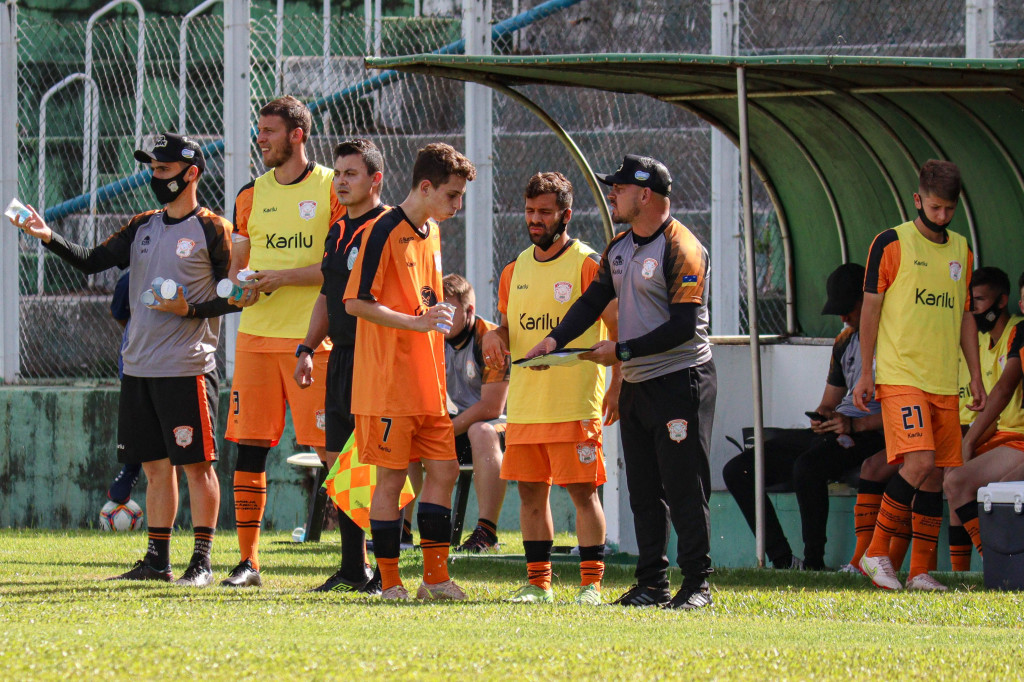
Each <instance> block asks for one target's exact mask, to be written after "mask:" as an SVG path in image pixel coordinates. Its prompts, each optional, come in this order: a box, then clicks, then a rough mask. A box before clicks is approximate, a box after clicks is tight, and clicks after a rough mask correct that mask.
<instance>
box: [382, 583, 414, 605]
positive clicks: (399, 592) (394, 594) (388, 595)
mask: <svg viewBox="0 0 1024 682" xmlns="http://www.w3.org/2000/svg"><path fill="white" fill-rule="evenodd" d="M380 598H381V599H384V600H385V601H405V600H406V599H408V598H409V592H408V590H406V589H405V586H404V585H392V586H391V587H389V588H388V589H386V590H384V591H383V592H381V593H380Z"/></svg>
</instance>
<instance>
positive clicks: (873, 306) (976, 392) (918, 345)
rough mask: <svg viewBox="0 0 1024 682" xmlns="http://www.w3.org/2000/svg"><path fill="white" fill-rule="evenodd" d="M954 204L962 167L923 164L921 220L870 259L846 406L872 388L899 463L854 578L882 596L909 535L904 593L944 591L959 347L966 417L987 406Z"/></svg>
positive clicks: (884, 237)
mask: <svg viewBox="0 0 1024 682" xmlns="http://www.w3.org/2000/svg"><path fill="white" fill-rule="evenodd" d="M959 197H960V169H959V168H957V167H956V165H955V164H953V163H950V162H949V161H935V160H931V161H928V162H926V163H925V164H924V165H923V166H922V167H921V172H920V176H919V179H918V191H917V193H915V194H914V205H915V206H916V207H917V215H918V217H917V218H916V219H915V220H914V221H912V222H907V223H903V224H902V225H899V226H897V227H895V228H892V229H889V230H886V231H885V232H882V233H881V234H879V235H878V236H877V237H875V240H874V242H873V243H872V244H871V251H870V253H869V255H868V265H867V274H866V276H865V280H864V306H863V309H862V313H861V356H862V362H863V365H862V368H861V377H860V380H858V382H857V385H856V386H855V387H854V390H853V399H854V404H855V405H856V406H857V407H858V408H860V409H865V405H866V403H867V402H868V401H869V400H871V398H872V397H873V396H874V395H875V384H876V382H877V384H878V391H877V393H878V398H879V400H880V401H881V403H882V424H883V426H884V430H885V444H886V453H887V456H888V460H889V463H890V464H896V463H899V462H902V463H903V467H902V468H901V469H900V471H899V472H897V473H896V475H894V476H893V477H892V478H891V479H890V480H889V482H888V483H887V484H886V486H885V494H884V495H883V496H882V502H881V506H880V508H879V511H878V518H877V520H876V521H875V530H874V533H873V534H872V538H871V544H870V545H869V546H868V549H867V551H866V552H865V553H864V556H863V557H861V560H860V567H861V570H863V571H864V573H865V574H866V575H867V576H868V577H870V578H871V581H872V582H873V583H874V584H875V585H876V586H878V587H882V588H884V589H891V590H898V589H902V588H903V585H902V583H900V581H899V579H898V578H897V577H896V571H895V569H894V568H893V565H892V561H891V560H890V558H889V551H890V542H891V540H892V538H893V537H894V536H897V535H899V534H900V532H901V531H902V530H903V529H905V528H906V527H910V528H911V529H912V531H913V541H912V543H911V553H910V575H909V578H908V580H907V589H912V590H945V589H946V587H945V586H944V585H942V584H941V583H939V582H938V581H937V580H935V578H933V577H932V576H931V575H930V574H929V571H930V570H933V569H934V567H935V563H936V545H937V541H938V535H939V528H940V527H941V526H942V476H943V470H944V469H945V468H946V467H956V466H960V464H961V456H960V416H959V405H958V393H959V386H958V381H957V376H958V371H959V362H960V357H959V353H958V352H957V346H958V345H959V346H960V349H961V350H962V351H963V355H964V358H965V360H966V362H967V368H968V370H969V372H970V376H971V381H970V388H971V394H972V395H973V396H974V404H973V405H972V406H971V409H973V410H975V411H977V410H981V409H982V408H983V407H984V406H985V387H984V385H983V383H982V376H981V369H980V366H979V361H978V328H977V325H976V324H975V321H974V317H973V316H972V315H971V289H970V285H971V271H972V269H973V264H974V256H973V254H972V253H971V250H970V248H969V247H968V246H967V240H966V239H964V238H963V236H961V235H959V234H957V233H956V232H950V231H948V230H947V229H946V228H947V226H948V225H949V223H950V222H951V221H952V219H953V214H954V213H955V212H956V206H957V202H958V201H959ZM876 342H877V347H876ZM873 364H874V367H875V375H874V377H872V374H871V368H872V365H873Z"/></svg>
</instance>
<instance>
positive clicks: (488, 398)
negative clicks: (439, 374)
mask: <svg viewBox="0 0 1024 682" xmlns="http://www.w3.org/2000/svg"><path fill="white" fill-rule="evenodd" d="M442 284H443V286H444V301H445V303H447V304H448V305H450V306H452V307H453V308H454V312H453V313H452V326H451V329H449V330H448V331H447V332H445V335H444V340H445V344H444V365H445V383H446V384H447V386H448V401H449V403H450V405H449V410H450V409H451V407H452V406H454V407H455V408H456V409H457V410H458V412H456V413H455V414H453V415H452V426H453V427H454V429H455V454H456V456H457V457H458V458H459V464H460V465H461V464H472V465H473V488H474V490H476V500H477V508H478V511H479V517H478V518H477V522H476V528H474V529H473V532H472V533H471V534H470V536H469V538H467V539H466V541H465V542H464V543H462V544H461V545H459V546H458V547H456V548H455V551H456V552H484V551H487V550H489V549H494V548H496V547H497V546H498V516H499V515H500V514H501V505H502V503H503V502H504V501H505V488H506V485H507V484H506V483H505V481H503V480H501V460H502V450H503V443H504V439H505V422H504V421H503V420H502V419H500V417H501V416H502V414H503V413H504V411H505V398H506V397H508V378H509V376H508V369H507V368H502V369H497V370H494V369H491V368H490V367H488V366H487V365H486V364H484V354H483V338H484V335H485V334H487V332H489V331H491V330H492V329H494V328H495V327H496V326H497V325H495V324H494V323H493V322H489V321H487V320H485V319H484V318H482V317H478V316H477V314H476V294H475V293H474V291H473V285H472V284H470V283H469V282H468V281H467V280H466V278H465V277H463V276H462V275H455V274H452V275H445V278H444V280H442Z"/></svg>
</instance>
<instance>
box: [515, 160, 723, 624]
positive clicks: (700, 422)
mask: <svg viewBox="0 0 1024 682" xmlns="http://www.w3.org/2000/svg"><path fill="white" fill-rule="evenodd" d="M598 179H599V180H600V181H601V182H603V183H605V184H606V185H611V191H610V192H609V193H608V201H609V203H610V204H611V207H612V220H614V221H615V222H616V223H620V224H626V223H628V224H629V226H630V229H627V230H626V231H624V232H622V233H620V234H618V235H617V236H616V237H615V238H614V239H613V240H612V241H611V243H610V244H609V245H608V247H607V248H606V249H605V252H604V255H603V256H602V257H601V267H600V269H599V271H598V276H597V279H596V280H595V281H594V283H593V284H591V286H590V288H588V289H587V291H586V292H585V293H584V294H583V296H581V297H580V298H579V300H577V301H576V303H574V304H573V306H572V308H570V309H569V311H568V312H566V314H565V316H564V317H563V318H562V321H561V322H560V323H559V324H558V326H557V327H555V328H554V329H553V330H552V331H551V333H550V334H549V336H547V337H545V338H544V339H543V340H542V341H541V342H540V343H539V344H538V345H537V346H536V347H534V348H533V349H532V350H531V351H530V352H529V353H527V356H528V357H534V356H536V355H540V354H543V353H550V352H551V351H553V350H555V349H556V348H560V347H563V346H565V345H566V344H567V343H569V342H570V341H571V340H572V339H574V338H576V337H577V336H579V335H580V333H581V332H582V331H583V330H584V329H586V328H587V327H589V326H590V325H591V324H592V323H593V322H594V320H596V319H597V317H598V315H600V314H601V311H603V310H604V309H605V307H606V306H607V305H608V303H609V302H611V301H612V300H613V299H615V298H618V302H619V318H618V320H619V338H620V339H623V340H621V341H619V342H618V343H616V342H615V341H611V340H607V341H601V342H599V343H597V344H596V345H595V346H594V347H593V349H592V351H591V352H590V353H588V354H587V355H584V356H582V357H583V358H584V359H589V360H593V361H594V362H597V363H599V364H602V365H613V364H615V363H617V362H620V361H621V362H622V378H623V383H622V394H621V397H620V400H619V409H620V411H621V414H622V422H621V432H622V448H623V456H624V460H625V464H626V483H627V485H628V487H629V503H630V507H631V508H632V510H633V524H634V528H635V529H636V538H637V545H638V547H639V554H640V556H639V558H638V560H637V567H636V585H635V586H633V587H632V588H631V589H629V590H628V591H627V592H626V593H624V594H623V595H622V596H620V597H619V598H618V599H617V600H616V602H615V603H616V604H620V605H623V606H656V605H657V606H667V607H668V608H678V609H684V610H691V609H699V608H703V607H705V606H709V605H710V604H711V589H710V587H709V585H708V582H707V576H708V575H710V574H711V557H710V551H711V524H710V512H709V509H708V494H709V493H710V491H711V465H710V463H709V460H708V454H709V452H710V440H711V424H712V422H713V421H714V413H715V398H716V396H717V390H718V389H717V384H718V381H717V378H716V374H715V363H714V361H713V360H712V359H711V345H710V344H709V343H708V308H707V291H706V289H705V286H704V284H705V278H706V276H707V269H708V253H707V250H706V249H705V248H704V247H703V246H702V245H701V243H700V242H699V241H697V238H696V237H694V236H693V233H692V232H690V230H689V229H687V228H686V227H685V226H684V225H683V224H682V223H680V222H679V221H677V220H675V219H673V218H672V216H671V214H670V200H669V195H670V194H671V192H672V176H671V175H670V174H669V172H668V168H666V167H665V165H664V164H663V163H661V162H660V161H657V160H656V159H653V158H650V157H647V156H637V155H633V154H629V155H627V156H626V157H625V159H624V160H623V162H622V165H621V166H620V167H619V169H618V170H617V171H615V172H614V173H611V174H608V175H598ZM669 518H671V521H672V524H673V526H675V530H676V534H677V535H678V538H679V542H678V553H677V561H678V564H679V568H680V570H681V571H682V574H683V582H682V586H681V587H680V589H679V591H678V592H677V593H676V594H675V596H671V595H670V593H669V590H668V587H669V581H668V557H667V556H666V552H667V550H668V540H669Z"/></svg>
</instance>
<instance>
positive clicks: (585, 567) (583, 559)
mask: <svg viewBox="0 0 1024 682" xmlns="http://www.w3.org/2000/svg"><path fill="white" fill-rule="evenodd" d="M602 578H604V545H603V544H601V545H594V546H592V547H580V585H594V584H596V585H597V587H598V588H600V587H601V579H602Z"/></svg>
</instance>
